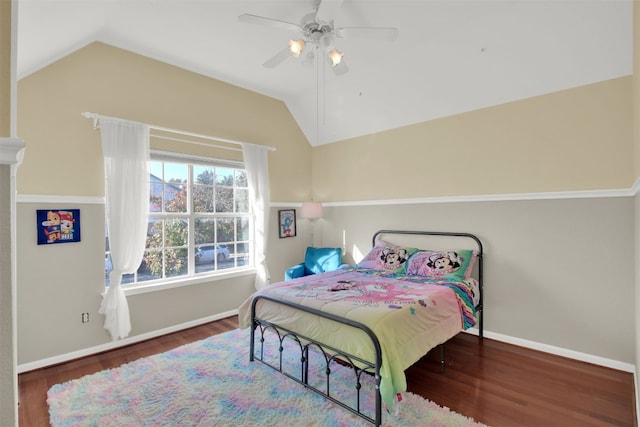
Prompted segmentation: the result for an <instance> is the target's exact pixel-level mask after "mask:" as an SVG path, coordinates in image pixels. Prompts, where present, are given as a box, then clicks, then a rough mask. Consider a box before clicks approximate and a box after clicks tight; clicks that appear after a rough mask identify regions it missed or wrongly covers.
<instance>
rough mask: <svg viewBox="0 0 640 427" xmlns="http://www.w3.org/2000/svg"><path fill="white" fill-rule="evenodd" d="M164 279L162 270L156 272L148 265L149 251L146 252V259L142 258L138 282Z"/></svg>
mask: <svg viewBox="0 0 640 427" xmlns="http://www.w3.org/2000/svg"><path fill="white" fill-rule="evenodd" d="M161 278H162V270H161V269H160V270H159V271H156V272H155V273H154V271H153V270H152V268H151V266H150V265H149V263H148V251H145V253H144V257H143V258H142V263H141V264H140V267H138V271H137V281H138V282H146V281H149V280H155V279H161Z"/></svg>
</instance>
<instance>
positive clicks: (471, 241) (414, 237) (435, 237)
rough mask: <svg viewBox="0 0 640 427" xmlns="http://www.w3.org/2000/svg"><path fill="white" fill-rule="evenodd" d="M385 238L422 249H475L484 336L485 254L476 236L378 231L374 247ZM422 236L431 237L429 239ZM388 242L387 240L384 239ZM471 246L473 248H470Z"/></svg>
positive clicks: (475, 270)
mask: <svg viewBox="0 0 640 427" xmlns="http://www.w3.org/2000/svg"><path fill="white" fill-rule="evenodd" d="M383 236H394V237H393V238H391V239H388V240H389V243H394V244H402V245H406V246H413V247H416V248H420V249H433V250H446V249H473V250H475V251H477V253H478V257H477V259H476V263H475V266H474V273H475V274H474V275H473V276H474V277H476V279H477V280H478V284H479V289H480V295H479V303H478V305H477V306H476V311H477V312H478V320H479V325H478V327H479V335H480V338H482V336H483V329H484V326H483V307H484V306H483V304H484V296H483V294H484V290H483V286H484V280H483V264H484V252H483V247H482V242H481V241H480V239H479V238H478V236H476V235H475V234H471V233H459V232H450V231H412V230H378V231H376V232H375V233H374V234H373V238H372V246H375V245H376V242H377V241H378V240H379V239H382V238H383ZM420 236H429V237H428V238H427V239H424V238H421V237H420ZM384 240H387V238H384ZM469 245H471V246H472V247H470V246H469Z"/></svg>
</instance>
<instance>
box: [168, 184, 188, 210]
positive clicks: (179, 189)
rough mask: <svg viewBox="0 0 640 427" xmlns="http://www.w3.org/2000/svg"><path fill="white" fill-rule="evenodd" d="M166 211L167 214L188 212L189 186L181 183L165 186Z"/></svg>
mask: <svg viewBox="0 0 640 427" xmlns="http://www.w3.org/2000/svg"><path fill="white" fill-rule="evenodd" d="M164 210H165V211H166V212H186V211H187V186H186V185H184V184H182V183H179V182H174V183H167V184H165V186H164Z"/></svg>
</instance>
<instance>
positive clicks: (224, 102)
mask: <svg viewBox="0 0 640 427" xmlns="http://www.w3.org/2000/svg"><path fill="white" fill-rule="evenodd" d="M18 98H19V109H18V116H19V132H20V134H21V136H23V137H24V138H25V140H26V141H28V142H29V143H28V147H27V150H26V152H25V158H24V162H23V164H22V166H21V167H20V169H19V170H18V194H19V202H20V203H18V224H17V229H18V237H19V241H18V257H17V259H18V277H19V289H20V291H19V293H18V310H17V311H18V336H19V340H18V341H19V342H18V362H19V363H20V364H21V365H22V364H28V363H32V362H36V361H38V360H43V359H47V358H50V357H55V356H59V355H64V354H67V353H70V352H75V351H79V350H82V349H86V348H90V347H93V346H97V345H101V344H105V343H108V342H109V341H110V340H109V336H108V334H107V333H106V331H104V330H103V329H102V322H103V316H101V315H100V314H98V312H97V311H98V308H99V305H100V300H101V297H100V294H101V292H102V291H103V290H104V261H103V259H104V205H102V204H100V203H96V200H100V199H99V198H100V197H101V196H103V195H104V178H103V177H104V172H103V166H102V152H101V147H100V133H99V131H95V130H93V127H92V122H91V121H90V120H88V119H86V118H84V117H82V116H81V115H80V113H82V112H84V111H90V112H94V113H99V114H102V115H108V116H115V117H121V118H125V119H131V120H137V121H142V122H145V123H150V124H154V125H158V126H163V127H170V128H177V129H183V130H187V131H190V132H196V133H201V134H207V135H215V136H217V137H222V138H227V139H233V140H243V141H247V142H252V143H256V144H262V145H268V146H273V147H275V148H276V149H277V150H276V151H271V152H269V174H270V182H271V199H272V200H273V201H278V200H285V201H293V202H295V201H302V200H307V199H309V197H310V193H311V172H310V165H311V148H310V146H309V144H308V142H307V140H306V139H305V138H304V136H303V134H302V132H301V131H300V129H299V127H298V126H297V123H296V122H295V121H294V120H293V118H292V117H291V114H290V113H289V111H288V110H287V108H286V107H285V105H284V104H283V103H282V102H280V101H277V100H275V99H272V98H268V97H265V96H262V95H259V94H256V93H253V92H250V91H247V90H244V89H240V88H237V87H234V86H231V85H228V84H225V83H222V82H219V81H216V80H213V79H209V78H206V77H203V76H201V75H198V74H195V73H191V72H187V71H185V70H182V69H179V68H176V67H173V66H170V65H167V64H164V63H160V62H158V61H154V60H152V59H149V58H145V57H142V56H139V55H136V54H132V53H129V52H126V51H123V50H121V49H117V48H114V47H111V46H108V45H105V44H101V43H94V44H92V45H89V46H87V47H85V48H83V49H81V50H79V51H78V52H76V53H74V54H72V55H69V56H67V57H65V58H63V59H62V60H60V61H58V62H56V63H54V64H52V65H50V66H49V67H47V68H44V69H42V70H41V71H39V72H37V73H35V74H33V75H30V76H28V77H26V78H24V79H22V80H21V81H20V82H19V85H18ZM152 147H154V148H161V149H169V150H171V149H173V150H175V151H188V152H193V153H194V154H201V155H211V156H225V157H229V158H239V157H238V153H237V152H225V153H221V152H220V150H211V149H204V148H202V147H200V146H193V145H184V144H182V145H180V144H175V143H170V142H167V141H164V140H158V139H152ZM236 148H237V147H236ZM240 158H241V157H240ZM33 195H36V196H37V197H35V198H36V200H42V201H41V202H37V201H36V202H32V200H33ZM43 196H46V197H43ZM47 197H48V198H47ZM21 198H22V201H21ZM51 198H54V200H56V202H50V199H51ZM25 200H26V201H25ZM85 200H86V202H85ZM60 206H64V207H67V208H79V209H81V215H82V242H80V243H74V244H67V245H56V246H55V247H46V246H45V247H43V246H38V245H37V244H36V236H35V226H34V218H35V216H34V215H35V210H36V209H48V208H55V207H57V208H60ZM276 213H277V210H274V211H273V216H272V218H273V220H272V221H270V224H271V226H272V227H273V229H272V231H271V235H272V237H273V236H276V237H275V240H274V239H271V240H270V245H271V244H273V245H274V246H275V247H277V249H278V250H281V251H282V252H283V254H281V255H280V256H279V257H277V258H274V262H275V263H276V266H277V267H276V268H275V269H274V271H276V273H275V277H276V279H277V280H280V279H281V278H282V271H283V269H284V267H280V265H285V266H286V265H292V264H293V263H294V262H299V259H298V255H297V254H298V253H299V252H300V247H299V246H300V245H303V244H304V243H305V242H306V240H305V238H304V237H300V238H299V239H289V240H295V241H290V242H284V241H282V242H280V241H278V239H277V228H276V219H275V215H276ZM285 240H286V239H285ZM269 264H271V261H269ZM34 266H38V267H37V268H34ZM253 280H254V277H253V275H248V276H243V277H239V278H234V279H228V280H222V281H213V282H209V283H202V284H199V285H195V286H189V287H182V288H177V289H172V290H165V291H159V292H155V293H152V294H150V293H147V294H139V295H131V296H129V298H128V300H129V306H130V309H131V319H132V324H133V329H132V332H131V336H134V337H135V336H139V335H142V334H145V333H152V332H154V331H157V330H161V329H163V328H170V327H173V326H175V325H180V324H185V323H188V322H192V321H196V320H198V319H202V318H206V317H208V316H212V315H216V314H219V313H225V312H227V311H230V310H234V309H236V308H237V307H238V306H239V305H240V303H241V302H242V301H243V300H244V298H246V297H247V296H248V295H249V294H250V293H251V291H252V290H253ZM176 301H179V304H176ZM83 312H88V313H89V314H90V319H91V321H90V322H89V324H82V323H81V322H80V319H81V317H80V316H81V313H83ZM51 325H55V327H51Z"/></svg>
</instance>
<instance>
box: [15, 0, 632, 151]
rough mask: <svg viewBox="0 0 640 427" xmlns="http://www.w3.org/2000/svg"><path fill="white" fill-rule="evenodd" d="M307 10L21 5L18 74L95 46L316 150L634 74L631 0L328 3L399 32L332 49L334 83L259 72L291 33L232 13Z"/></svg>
mask: <svg viewBox="0 0 640 427" xmlns="http://www.w3.org/2000/svg"><path fill="white" fill-rule="evenodd" d="M313 6H314V0H259V1H258V0H254V1H244V0H226V1H225V0H128V1H127V0H120V1H118V0H18V65H17V67H18V78H22V77H24V76H27V75H29V74H30V73H33V72H34V71H37V70H38V69H40V68H42V67H44V66H46V65H48V64H50V63H52V62H55V61H56V60H58V59H60V58H61V57H63V56H65V55H68V54H70V53H72V52H73V51H75V50H77V49H79V48H81V47H83V46H86V45H87V44H89V43H91V42H94V41H101V42H105V43H108V44H111V45H114V46H117V47H120V48H123V49H127V50H129V51H132V52H136V53H139V54H142V55H145V56H149V57H151V58H155V59H158V60H160V61H164V62H167V63H169V64H173V65H177V66H179V67H182V68H185V69H188V70H191V71H195V72H197V73H201V74H203V75H206V76H209V77H213V78H215V79H218V80H222V81H225V82H228V83H231V84H234V85H237V86H240V87H243V88H247V89H250V90H253V91H256V92H259V93H262V94H265V95H268V96H272V97H274V98H277V99H280V100H282V101H284V102H285V103H286V105H287V107H288V108H289V110H290V111H291V113H292V115H293V117H294V118H295V120H296V121H297V122H298V124H299V126H300V128H301V129H302V130H303V132H304V133H305V135H306V137H307V139H308V140H309V142H310V143H311V144H313V145H317V144H323V143H328V142H335V141H340V140H344V139H348V138H352V137H356V136H361V135H366V134H370V133H374V132H379V131H383V130H386V129H392V128H396V127H399V126H404V125H408V124H412V123H418V122H423V121H427V120H431V119H434V118H438V117H444V116H449V115H452V114H457V113H462V112H465V111H470V110H474V109H478V108H482V107H487V106H491V105H496V104H501V103H505V102H509V101H514V100H518V99H523V98H527V97H531V96H536V95H540V94H544V93H549V92H554V91H557V90H562V89H566V88H571V87H576V86H581V85H585V84H589V83H594V82H597V81H602V80H608V79H611V78H616V77H620V76H625V75H630V74H631V73H632V33H633V29H632V27H633V22H632V10H633V2H632V0H593V1H588V0H551V1H541V0H509V1H507V0H498V1H488V0H471V1H461V0H422V1H418V0H413V1H400V0H387V1H376V0H366V1H365V0H343V1H338V0H324V2H323V5H322V9H321V10H322V13H323V15H326V16H325V17H326V18H327V19H328V18H331V17H332V18H333V20H334V22H335V26H336V27H361V26H380V27H397V28H398V29H399V34H400V35H399V37H398V39H397V40H396V41H395V42H376V41H372V40H366V39H338V40H337V41H336V43H335V45H336V47H337V48H338V49H340V50H342V51H344V52H345V60H346V61H347V64H348V66H349V72H348V73H347V74H344V75H342V76H335V75H334V74H333V73H332V72H331V69H330V67H329V66H328V65H326V64H322V67H320V69H319V70H320V71H318V68H317V67H316V66H313V65H312V66H306V67H305V66H304V65H303V64H302V63H301V62H300V61H299V60H296V59H294V58H289V59H287V60H286V61H285V62H284V63H282V64H281V65H280V66H278V67H276V68H275V69H267V68H264V67H263V66H262V63H263V62H264V61H266V60H267V59H269V58H270V57H271V56H273V55H274V54H275V53H277V52H278V51H279V50H281V49H282V48H283V47H285V46H286V45H287V42H288V40H289V39H291V38H297V37H296V36H297V34H294V33H289V32H287V31H285V30H282V29H278V28H273V27H269V26H260V25H254V24H248V23H243V22H239V20H238V16H239V15H240V14H243V13H250V14H254V15H262V16H267V17H272V18H276V19H280V20H283V21H289V22H293V23H296V24H297V23H300V20H301V18H302V17H303V16H304V15H305V14H307V13H309V12H312V11H313ZM318 76H319V78H318ZM323 76H324V77H323ZM323 82H324V84H323ZM323 94H324V102H322V98H323ZM98 113H99V112H98Z"/></svg>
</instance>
